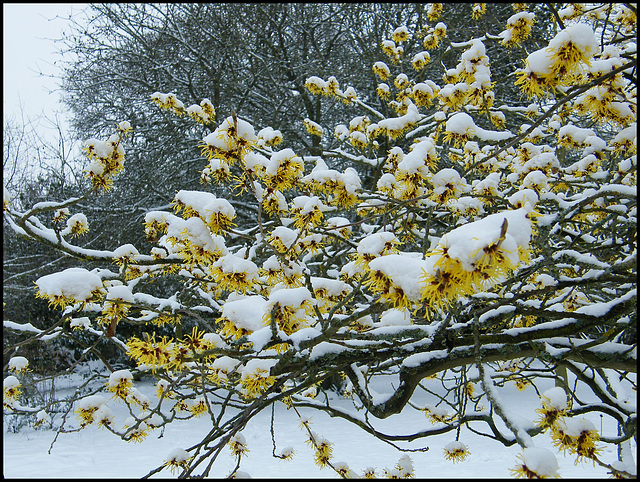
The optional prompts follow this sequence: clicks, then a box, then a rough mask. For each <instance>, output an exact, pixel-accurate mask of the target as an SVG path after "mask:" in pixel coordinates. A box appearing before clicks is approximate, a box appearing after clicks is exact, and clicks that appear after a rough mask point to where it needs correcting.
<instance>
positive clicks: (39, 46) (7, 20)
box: [2, 3, 86, 119]
mask: <svg viewBox="0 0 640 482" xmlns="http://www.w3.org/2000/svg"><path fill="white" fill-rule="evenodd" d="M85 7H86V4H82V3H3V5H2V9H3V16H2V17H3V40H4V42H3V57H2V58H3V92H2V110H3V117H4V118H7V117H12V116H15V117H16V118H18V119H19V118H20V103H22V104H23V106H24V111H25V115H26V116H27V117H30V118H35V117H37V116H38V115H39V114H40V113H41V112H44V113H45V114H47V115H51V114H52V113H53V112H55V111H59V110H60V105H59V96H60V93H59V92H54V93H52V94H50V93H49V91H51V90H54V89H56V88H57V81H56V80H54V79H50V78H44V77H40V76H39V75H38V72H39V71H42V72H43V73H45V74H54V73H56V72H57V65H53V62H54V61H55V60H58V59H59V58H60V57H59V56H56V55H54V52H55V51H56V49H57V48H58V46H56V44H55V43H54V42H53V41H52V40H49V39H53V38H59V37H60V36H61V35H62V32H63V31H65V27H66V26H67V23H68V18H69V15H70V14H71V13H73V14H76V13H79V12H80V11H81V10H83V9H84V8H85ZM56 17H61V18H56ZM67 31H68V29H67Z"/></svg>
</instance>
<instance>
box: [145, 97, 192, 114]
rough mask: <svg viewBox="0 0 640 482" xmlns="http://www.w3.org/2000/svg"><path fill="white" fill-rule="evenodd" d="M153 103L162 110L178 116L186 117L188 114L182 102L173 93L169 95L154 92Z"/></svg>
mask: <svg viewBox="0 0 640 482" xmlns="http://www.w3.org/2000/svg"><path fill="white" fill-rule="evenodd" d="M151 101H152V102H153V103H154V104H156V105H157V106H158V107H160V108H161V109H166V110H172V111H173V112H174V113H175V114H176V115H178V116H181V115H184V114H185V113H186V112H187V110H186V109H185V108H184V104H183V103H182V101H180V100H179V99H178V97H177V96H176V94H174V93H173V92H170V93H168V94H163V93H161V92H154V93H153V94H151Z"/></svg>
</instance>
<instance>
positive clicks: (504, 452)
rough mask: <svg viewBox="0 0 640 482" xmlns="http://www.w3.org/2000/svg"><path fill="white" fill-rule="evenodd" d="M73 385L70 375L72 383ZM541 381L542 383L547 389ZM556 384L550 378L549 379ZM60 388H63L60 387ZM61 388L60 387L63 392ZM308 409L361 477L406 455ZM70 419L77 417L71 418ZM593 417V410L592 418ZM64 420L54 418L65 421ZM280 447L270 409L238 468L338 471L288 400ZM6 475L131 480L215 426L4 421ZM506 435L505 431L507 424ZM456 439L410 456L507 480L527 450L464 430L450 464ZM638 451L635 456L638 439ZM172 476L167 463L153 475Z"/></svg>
mask: <svg viewBox="0 0 640 482" xmlns="http://www.w3.org/2000/svg"><path fill="white" fill-rule="evenodd" d="M67 383H68V384H69V385H70V384H71V382H70V381H69V382H67ZM544 383H545V382H544V381H543V382H542V384H541V387H542V388H543V389H545V388H549V387H550V385H549V387H547V386H545V385H544ZM548 383H550V382H548ZM135 386H136V387H137V388H138V389H140V390H141V391H142V392H143V393H145V394H146V395H148V396H149V397H150V398H151V399H152V400H153V399H154V397H155V395H154V387H153V384H152V382H151V381H144V380H143V381H141V382H137V383H136V384H135ZM61 388H63V387H61ZM61 393H62V392H61ZM500 395H501V397H502V399H503V401H504V402H505V404H506V405H508V406H511V407H513V408H514V409H516V411H517V412H518V413H519V414H520V415H522V416H524V417H528V418H530V419H531V420H534V419H536V418H538V416H537V414H536V413H535V409H536V408H538V406H539V404H538V400H539V399H538V397H537V396H536V394H535V392H534V390H533V388H531V387H529V388H528V389H527V390H526V391H525V392H518V391H517V390H516V388H515V387H514V386H509V387H505V388H502V389H500ZM333 398H334V399H333V403H335V404H337V405H339V406H341V407H344V408H345V409H352V408H353V405H352V403H351V401H350V400H348V399H345V398H341V397H339V396H337V395H336V396H334V397H333ZM412 402H414V403H415V404H416V405H417V406H424V404H426V403H430V402H433V400H428V399H427V396H425V395H417V396H414V399H413V400H412ZM109 406H110V407H111V409H112V410H113V412H114V414H115V415H116V419H115V424H116V426H117V425H118V424H120V425H121V424H122V422H123V421H124V419H125V418H126V417H127V416H128V413H127V411H126V408H125V406H124V405H123V404H122V403H121V402H119V401H115V400H110V401H109ZM299 411H300V413H301V415H303V416H308V415H311V416H312V418H311V429H312V430H314V432H316V433H317V434H319V435H321V436H323V437H325V438H326V439H327V440H329V441H330V442H332V443H333V444H334V449H333V454H334V458H333V459H332V462H346V463H347V464H348V465H349V467H350V468H351V469H352V470H354V471H355V472H356V473H357V474H362V472H363V470H364V469H365V468H367V467H375V468H376V469H377V471H376V474H377V475H378V476H380V477H381V476H383V469H385V468H388V469H392V468H393V467H394V466H395V464H396V463H397V462H398V459H399V458H400V456H401V455H402V453H401V452H398V451H397V450H396V449H395V448H393V447H392V446H390V445H388V444H386V443H384V442H382V441H379V440H376V439H374V438H372V437H371V436H369V435H368V434H366V433H364V432H363V431H361V430H360V429H359V428H357V427H355V426H353V425H351V424H349V423H347V422H345V421H343V420H340V419H332V418H330V417H329V416H328V415H326V414H324V413H322V412H317V411H312V410H311V409H309V408H304V407H301V408H299ZM69 418H70V419H72V418H73V423H76V421H75V416H73V415H71V416H70V417H69ZM588 418H589V417H588ZM59 420H60V419H59V418H58V419H57V422H58V423H59ZM274 420H275V421H274V427H275V440H276V447H277V450H276V452H280V451H281V450H282V449H284V448H285V447H288V446H292V447H293V448H294V449H295V451H296V453H295V456H294V457H293V459H292V460H289V461H286V460H280V459H277V458H274V457H273V456H272V451H273V445H272V440H271V432H270V423H271V410H270V409H268V410H266V411H263V412H262V413H260V414H258V415H257V416H256V417H255V418H254V419H252V420H251V421H250V422H249V424H248V425H247V427H246V428H245V430H243V432H242V434H243V435H244V437H245V438H246V441H247V445H248V448H249V450H250V452H249V453H248V455H247V456H246V457H245V458H243V462H242V465H241V468H240V470H242V471H244V472H246V473H248V474H249V475H250V476H251V477H254V478H258V477H260V478H302V477H304V478H331V477H335V478H337V474H336V473H334V472H333V471H332V470H331V469H329V468H324V469H320V468H319V467H318V466H316V465H315V464H314V461H313V455H314V454H313V451H312V450H311V449H310V448H309V446H308V445H307V444H306V439H307V435H306V433H305V432H304V431H303V429H302V428H301V426H300V422H299V419H298V416H297V415H296V413H295V412H294V411H293V410H288V409H287V408H286V406H285V405H284V404H282V403H278V404H277V405H276V409H275V419H274ZM590 420H591V421H592V422H593V423H594V424H595V426H596V427H597V428H598V429H600V423H601V420H600V417H599V416H598V415H591V417H590ZM602 422H603V425H602V430H603V433H604V435H609V436H613V435H615V433H616V425H615V422H613V421H612V420H611V419H608V418H606V417H605V418H604V419H603V420H602ZM3 426H4V430H3V432H4V433H3V472H4V474H3V475H4V477H25V478H31V477H34V478H85V477H87V478H89V477H100V478H103V477H105V478H106V477H127V478H139V477H141V476H144V475H145V474H147V473H148V472H149V471H150V470H151V469H153V468H155V467H157V466H158V465H160V464H162V463H163V462H164V460H165V458H166V457H167V455H168V454H169V453H170V452H171V451H172V450H174V449H176V448H185V449H186V448H188V447H190V446H192V445H193V444H195V443H197V442H198V441H200V440H201V438H202V437H203V436H204V435H205V434H206V433H207V432H208V431H209V429H210V425H209V423H208V420H207V418H206V417H205V416H203V417H201V418H199V419H192V420H188V421H178V422H174V423H172V424H171V425H170V426H169V427H167V428H166V429H165V431H164V433H163V434H162V436H160V430H155V431H154V432H151V435H149V436H148V437H147V439H146V440H145V441H144V442H142V443H135V442H130V443H127V442H124V441H122V440H120V439H119V438H117V437H116V436H114V435H113V434H111V433H109V432H108V431H106V430H105V429H99V428H96V427H94V426H90V427H88V428H86V429H84V430H82V431H80V432H77V433H72V434H62V435H60V436H59V437H58V440H57V441H56V443H55V444H54V445H53V448H52V450H51V453H48V451H49V447H50V445H51V442H52V441H53V439H54V437H55V433H54V432H52V431H51V430H47V429H33V428H30V427H29V428H23V429H22V430H21V431H20V432H19V433H10V432H9V431H8V427H7V423H6V419H5V423H4V424H3ZM375 426H376V428H378V429H379V430H381V431H383V432H387V433H391V432H395V433H400V434H409V433H413V432H416V431H419V430H422V429H426V428H429V427H432V424H431V422H430V421H429V420H428V419H427V417H426V416H425V414H424V412H421V411H418V410H415V409H412V408H411V407H408V408H407V409H406V410H405V411H404V412H403V413H402V414H400V415H395V416H392V417H390V418H388V419H386V420H381V421H377V423H376V424H375ZM502 428H503V430H504V433H505V434H506V433H508V432H507V431H506V429H505V428H504V427H503V426H502ZM454 439H455V431H452V432H449V433H447V434H443V435H439V436H435V437H429V438H427V439H423V440H421V441H416V442H413V443H412V444H403V445H402V446H403V447H405V448H407V447H413V448H417V447H423V446H425V445H426V446H428V447H429V450H428V451H427V452H413V453H409V455H410V457H411V459H412V461H413V464H414V467H415V475H416V477H425V478H427V477H428V478H432V477H433V478H508V477H511V476H512V474H511V473H510V471H509V469H510V468H513V467H515V465H516V463H517V459H516V457H517V455H518V454H519V453H521V449H520V447H518V446H517V445H514V446H512V447H509V448H506V447H504V446H503V445H501V444H499V443H498V442H495V441H493V440H491V439H489V438H486V437H482V436H479V435H475V434H473V433H471V432H470V431H468V430H466V429H463V431H462V433H461V436H460V440H461V441H462V442H464V443H465V444H466V445H467V446H468V447H469V450H470V455H469V456H468V458H467V459H466V460H465V461H462V462H458V463H453V462H451V461H448V460H446V459H445V458H444V456H443V447H444V446H445V445H446V444H448V443H449V442H451V441H453V440H454ZM534 441H535V443H536V446H537V447H544V448H548V449H550V450H551V451H553V452H554V453H556V454H557V459H558V462H559V465H560V471H559V473H560V475H561V476H562V477H564V478H582V479H584V478H607V477H609V476H608V474H607V471H606V470H605V469H603V468H601V467H594V465H593V464H591V463H579V464H577V465H576V464H575V463H574V462H575V457H574V456H568V455H567V457H563V455H562V454H561V453H558V452H557V451H556V450H555V449H554V448H553V444H552V441H551V438H550V436H549V435H548V433H547V434H543V435H541V436H539V437H536V438H535V439H534ZM632 449H633V451H634V453H635V451H636V445H635V444H633V446H632ZM223 455H224V456H222V457H219V458H218V460H217V461H216V463H215V464H214V468H213V470H212V472H211V474H210V476H211V477H226V476H227V475H228V474H229V473H230V472H231V471H232V470H233V468H234V467H235V458H234V457H232V455H231V453H230V451H229V450H226V449H225V451H224V454H223ZM601 458H602V459H603V460H605V461H607V462H609V463H611V462H613V461H614V460H616V453H615V450H614V449H613V448H606V449H605V450H604V452H603V454H602V457H601ZM158 476H162V477H171V476H172V474H171V472H170V471H169V470H168V469H165V470H163V471H162V472H160V473H159V474H156V477H158Z"/></svg>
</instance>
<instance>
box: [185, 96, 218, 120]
mask: <svg viewBox="0 0 640 482" xmlns="http://www.w3.org/2000/svg"><path fill="white" fill-rule="evenodd" d="M186 112H187V114H189V116H190V117H191V118H192V119H193V120H195V121H196V122H197V123H199V124H205V125H206V124H211V123H212V122H213V121H214V120H215V118H216V110H215V108H214V107H213V104H212V103H211V101H210V100H209V99H202V100H201V101H200V105H198V104H193V105H190V106H189V107H187V109H186ZM178 115H180V114H178Z"/></svg>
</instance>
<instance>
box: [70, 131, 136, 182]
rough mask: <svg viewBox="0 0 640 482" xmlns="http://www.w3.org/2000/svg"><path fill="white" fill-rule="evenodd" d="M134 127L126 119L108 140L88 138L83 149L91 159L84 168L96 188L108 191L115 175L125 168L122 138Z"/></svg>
mask: <svg viewBox="0 0 640 482" xmlns="http://www.w3.org/2000/svg"><path fill="white" fill-rule="evenodd" d="M131 130H132V128H131V125H130V124H129V122H127V121H124V122H121V123H120V124H117V126H116V132H115V133H114V134H112V135H111V136H109V138H108V139H107V140H106V141H100V140H98V139H88V140H86V141H85V142H84V147H83V148H82V150H83V151H84V152H85V155H86V156H87V157H88V158H89V160H90V161H91V162H90V164H89V167H88V168H87V169H85V170H84V172H85V175H86V177H88V178H89V179H91V185H92V186H93V187H94V188H95V189H100V190H102V191H108V190H109V189H111V186H112V185H113V177H114V176H115V175H116V174H118V173H119V172H121V171H122V170H123V169H124V157H125V152H124V148H123V147H122V140H123V139H124V137H125V136H127V135H129V133H130V132H131Z"/></svg>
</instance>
